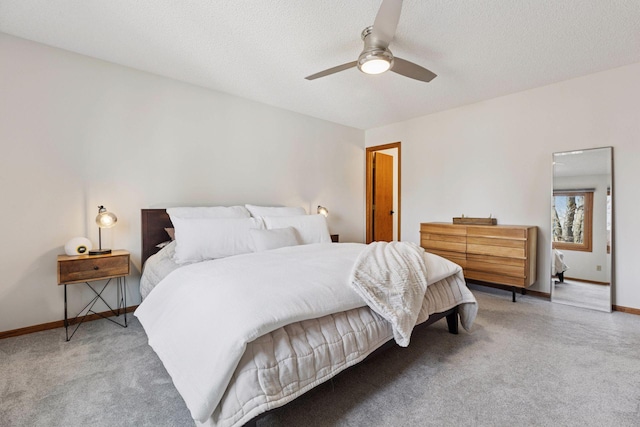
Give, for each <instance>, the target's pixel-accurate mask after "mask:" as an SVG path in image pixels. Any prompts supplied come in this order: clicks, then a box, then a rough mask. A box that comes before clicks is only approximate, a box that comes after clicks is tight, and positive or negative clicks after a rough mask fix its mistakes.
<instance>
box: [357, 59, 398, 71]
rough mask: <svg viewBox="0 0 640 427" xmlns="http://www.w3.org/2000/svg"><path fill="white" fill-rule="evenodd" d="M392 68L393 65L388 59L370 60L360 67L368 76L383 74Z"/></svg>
mask: <svg viewBox="0 0 640 427" xmlns="http://www.w3.org/2000/svg"><path fill="white" fill-rule="evenodd" d="M389 68H391V64H390V63H389V61H387V60H386V59H376V58H374V59H370V60H368V61H366V62H364V63H363V64H361V65H360V70H362V72H363V73H366V74H381V73H384V72H385V71H387V70H388V69H389Z"/></svg>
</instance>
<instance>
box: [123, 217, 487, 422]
mask: <svg viewBox="0 0 640 427" xmlns="http://www.w3.org/2000/svg"><path fill="white" fill-rule="evenodd" d="M264 219H265V220H266V218H264ZM280 223H282V221H280ZM274 224H276V225H277V224H279V223H278V221H274ZM173 225H174V224H173V223H172V220H171V217H170V216H169V215H168V213H167V211H166V210H165V209H143V210H142V245H143V247H142V261H143V265H144V269H143V277H142V279H141V293H142V294H143V296H144V300H143V302H142V304H141V305H140V307H139V308H138V309H137V310H136V313H135V314H136V316H137V317H138V319H140V321H141V323H142V325H143V327H144V328H145V331H146V332H147V336H148V337H149V344H150V345H151V346H152V347H153V349H154V350H155V351H156V353H157V354H158V356H159V357H160V359H161V360H162V362H163V364H164V366H165V368H166V369H167V371H168V372H169V374H170V375H171V377H172V380H173V381H174V385H175V386H176V388H177V389H178V391H179V393H180V394H181V396H182V397H183V399H184V400H185V403H186V404H187V407H188V408H189V410H190V411H191V414H192V417H193V418H194V422H195V424H196V425H198V426H212V427H213V426H216V427H234V426H241V425H255V422H256V420H257V419H258V418H259V417H261V416H263V415H264V413H266V412H267V411H270V410H273V409H275V408H278V407H280V406H283V405H285V404H286V403H288V402H290V401H291V400H293V399H295V398H296V397H298V396H300V395H302V394H303V393H305V392H306V391H308V390H310V389H312V388H313V387H315V386H317V385H319V384H321V383H323V382H325V381H327V380H329V379H331V378H332V377H334V376H335V375H337V374H339V373H340V372H342V371H344V370H345V369H347V368H349V367H350V366H353V365H355V364H357V363H359V362H360V361H362V360H364V359H365V358H366V357H367V356H369V355H370V354H372V353H373V352H375V351H376V350H378V349H380V348H381V347H383V346H385V345H387V346H389V345H392V343H393V340H394V338H395V340H396V342H401V341H402V340H403V338H404V339H405V341H404V344H403V345H406V344H408V342H409V336H410V333H411V329H412V328H413V326H414V324H419V326H420V327H422V326H426V325H430V324H432V323H434V322H436V321H438V320H440V319H443V318H446V320H447V324H448V328H449V331H450V332H451V333H458V319H460V323H461V324H462V326H463V327H464V328H465V329H469V328H470V327H471V325H472V323H473V320H474V319H475V315H476V312H477V305H476V302H475V298H474V297H473V294H472V293H471V292H470V291H469V290H468V289H467V288H466V285H465V281H464V277H463V275H462V271H461V269H460V267H459V266H457V265H455V264H453V263H450V262H449V261H447V260H445V259H443V258H440V257H438V256H436V255H431V254H424V253H423V255H421V256H422V258H421V259H422V260H423V261H424V264H425V266H426V274H424V278H423V279H424V282H425V283H424V289H423V290H422V294H420V296H419V301H418V302H417V310H413V311H414V314H413V316H414V317H413V318H412V319H411V325H410V328H409V332H408V335H404V334H403V330H404V329H403V326H404V323H403V322H404V320H402V321H395V320H396V319H389V318H388V317H387V318H385V317H384V315H385V312H384V310H385V306H384V305H383V306H382V308H380V307H378V306H377V305H376V293H375V290H374V291H373V294H372V293H371V292H369V294H367V293H366V292H367V290H366V289H365V291H364V292H365V293H364V294H363V293H362V292H363V291H362V290H361V289H360V290H358V291H357V292H354V289H350V288H349V286H346V285H345V284H344V283H343V282H347V281H348V280H352V281H356V279H357V281H360V279H361V278H364V279H362V280H363V281H364V282H366V279H367V277H368V274H369V272H367V274H361V275H360V276H358V275H357V274H355V273H354V272H355V271H356V270H355V269H353V265H354V263H356V264H357V263H358V262H360V261H361V259H362V254H363V253H364V252H366V251H368V250H370V249H373V246H372V245H363V244H355V243H317V244H316V243H314V244H305V245H300V246H287V247H280V248H276V249H270V250H265V251H261V252H255V253H246V254H239V255H234V256H230V257H226V258H223V259H214V260H206V261H199V262H187V263H182V264H179V265H176V263H175V262H172V260H173V259H174V255H175V254H174V252H172V251H175V245H176V242H172V243H168V235H167V231H165V229H167V228H172V227H173ZM176 230H177V229H176ZM176 241H178V242H179V241H180V237H179V236H178V235H176ZM158 246H164V247H163V248H162V249H160V248H159V247H158ZM376 248H378V253H381V252H380V251H382V250H388V249H393V247H392V246H390V245H388V246H382V245H379V246H376ZM374 270H375V269H374ZM398 270H402V269H398ZM358 271H361V270H358ZM403 271H404V270H403ZM416 280H418V281H419V280H421V279H419V278H417V279H416ZM222 283H224V285H221V284H222ZM352 287H353V286H352ZM143 288H144V289H143ZM371 295H373V297H371ZM367 296H369V300H368V301H367V304H369V305H367V304H365V303H364V302H363V301H364V299H366V297H367ZM371 299H373V301H372V300H371ZM407 301H409V300H407ZM403 304H404V302H403ZM407 304H413V305H414V308H416V307H415V306H416V303H415V298H414V302H412V303H407ZM371 306H374V307H376V311H374V310H373V309H372V308H371ZM400 311H402V310H400ZM378 313H382V315H381V314H378ZM403 319H404V318H403ZM436 345H437V344H436Z"/></svg>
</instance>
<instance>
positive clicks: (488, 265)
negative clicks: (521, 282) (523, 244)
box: [466, 259, 525, 278]
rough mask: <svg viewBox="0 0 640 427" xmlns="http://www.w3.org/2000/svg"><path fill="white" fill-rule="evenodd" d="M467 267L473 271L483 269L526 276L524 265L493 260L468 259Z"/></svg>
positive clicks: (484, 270) (486, 271) (488, 271)
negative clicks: (500, 262) (499, 262)
mask: <svg viewBox="0 0 640 427" xmlns="http://www.w3.org/2000/svg"><path fill="white" fill-rule="evenodd" d="M466 268H467V269H468V270H473V271H482V272H484V273H495V274H501V275H505V276H511V277H519V278H524V277H525V273H524V267H521V266H516V265H506V264H497V263H493V262H482V261H476V260H469V259H468V260H467V265H466Z"/></svg>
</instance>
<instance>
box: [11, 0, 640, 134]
mask: <svg viewBox="0 0 640 427" xmlns="http://www.w3.org/2000/svg"><path fill="white" fill-rule="evenodd" d="M380 2H381V0H349V1H347V0H342V1H338V0H319V1H299V0H296V1H294V0H279V1H266V0H251V1H249V0H233V1H232V0H191V1H176V0H136V1H131V0H109V1H105V0H0V32H4V33H7V34H11V35H15V36H18V37H22V38H25V39H29V40H33V41H36V42H40V43H44V44H47V45H50V46H55V47H59V48H62V49H66V50H69V51H72V52H77V53H80V54H83V55H88V56H91V57H95V58H99V59H103V60H106V61H110V62H114V63H117V64H122V65H126V66H129V67H132V68H135V69H139V70H144V71H148V72H151V73H154V74H158V75H162V76H167V77H171V78H174V79H178V80H182V81H185V82H189V83H193V84H196V85H199V86H203V87H207V88H211V89H214V90H218V91H221V92H226V93H229V94H233V95H237V96H240V97H244V98H248V99H252V100H255V101H259V102H263V103H266V104H269V105H273V106H277V107H281V108H285V109H287V110H292V111H296V112H299V113H302V114H307V115H310V116H314V117H318V118H321V119H325V120H330V121H333V122H337V123H341V124H345V125H348V126H353V127H356V128H360V129H369V128H373V127H378V126H383V125H386V124H389V123H394V122H399V121H403V120H407V119H411V118H414V117H418V116H422V115H425V114H429V113H433V112H436V111H442V110H446V109H449V108H453V107H457V106H461V105H465V104H469V103H473V102H477V101H481V100H486V99H491V98H495V97H497V96H501V95H506V94H509V93H513V92H518V91H522V90H526V89H529V88H533V87H538V86H542V85H546V84H549V83H553V82H557V81H562V80H566V79H570V78H573V77H577V76H582V75H586V74H590V73H594V72H597V71H603V70H607V69H611V68H615V67H619V66H622V65H627V64H631V63H635V62H640V24H639V23H640V1H639V0H607V1H603V0H535V1H520V0H474V1H455V0H405V2H404V5H403V12H402V16H401V17H400V23H399V25H398V31H397V33H396V38H395V40H394V41H393V42H392V43H391V46H390V48H391V50H392V52H393V53H394V54H395V55H397V56H400V57H402V58H404V59H407V60H410V61H413V62H416V63H418V64H420V65H422V66H424V67H426V68H428V69H430V70H432V71H434V72H435V73H436V74H438V77H437V78H436V79H435V80H433V81H432V82H431V83H422V82H418V81H415V80H411V79H408V78H406V77H402V76H400V75H398V74H395V73H385V74H382V75H377V76H368V75H364V74H362V73H360V72H359V71H358V70H357V69H350V70H347V71H344V72H341V73H338V74H334V75H332V76H328V77H325V78H322V79H318V80H314V81H307V80H305V79H304V77H305V76H307V75H310V74H313V73H315V72H317V71H321V70H324V69H326V68H329V67H332V66H335V65H339V64H342V63H345V62H349V61H353V60H355V59H357V56H358V54H359V53H360V51H361V49H362V42H361V40H360V32H361V31H362V29H364V28H365V27H366V26H368V25H371V24H372V23H373V20H374V18H375V15H376V13H377V10H378V7H379V6H380ZM2 60H6V58H2Z"/></svg>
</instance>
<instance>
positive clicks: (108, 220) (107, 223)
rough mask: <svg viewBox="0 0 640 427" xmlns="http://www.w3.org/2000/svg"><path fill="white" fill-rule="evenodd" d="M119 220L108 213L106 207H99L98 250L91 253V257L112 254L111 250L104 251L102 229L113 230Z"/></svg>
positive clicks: (97, 220)
mask: <svg viewBox="0 0 640 427" xmlns="http://www.w3.org/2000/svg"><path fill="white" fill-rule="evenodd" d="M117 221H118V218H117V217H116V216H115V215H114V214H113V213H111V212H107V210H106V209H105V207H104V206H102V205H100V206H98V216H97V217H96V224H98V249H92V250H90V251H89V255H105V254H110V253H111V249H102V229H103V228H111V227H113V226H114V225H116V222H117Z"/></svg>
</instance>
